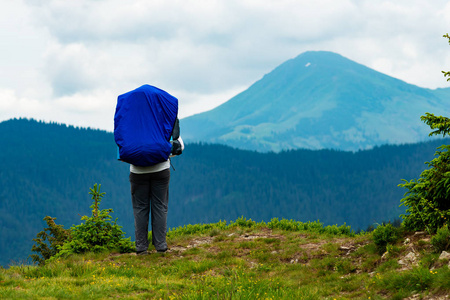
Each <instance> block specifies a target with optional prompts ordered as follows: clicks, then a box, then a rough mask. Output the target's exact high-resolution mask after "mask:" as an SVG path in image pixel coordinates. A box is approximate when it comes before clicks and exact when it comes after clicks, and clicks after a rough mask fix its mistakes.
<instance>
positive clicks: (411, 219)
mask: <svg viewBox="0 0 450 300" xmlns="http://www.w3.org/2000/svg"><path fill="white" fill-rule="evenodd" d="M421 120H422V121H424V122H425V123H426V124H428V125H429V126H430V127H431V129H433V130H434V131H432V132H431V133H430V136H431V135H437V134H442V135H443V136H445V135H448V134H449V132H450V119H448V118H446V117H442V116H439V117H436V116H434V115H433V114H430V113H426V115H425V116H422V117H421ZM437 149H438V151H437V152H436V153H435V156H436V157H435V158H434V159H433V160H432V161H431V162H426V164H427V165H428V167H430V169H427V170H425V171H423V172H422V174H421V175H420V178H419V179H417V180H416V179H413V180H411V181H409V182H408V181H407V180H403V181H404V183H403V184H400V185H399V186H400V187H403V188H405V189H407V192H406V193H405V196H404V198H403V199H402V200H401V203H402V204H401V205H404V206H406V207H407V209H406V212H407V214H404V215H401V217H402V218H403V219H404V224H405V226H406V228H408V229H411V230H423V229H426V230H427V231H428V232H429V233H433V232H436V230H437V229H438V228H440V227H442V226H443V225H444V224H446V223H447V222H448V219H449V218H450V202H449V201H448V199H449V198H450V151H449V150H450V145H442V146H440V147H438V148H437Z"/></svg>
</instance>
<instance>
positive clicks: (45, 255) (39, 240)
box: [30, 216, 70, 265]
mask: <svg viewBox="0 0 450 300" xmlns="http://www.w3.org/2000/svg"><path fill="white" fill-rule="evenodd" d="M55 220H56V218H52V217H49V216H46V217H45V218H44V221H45V222H47V226H48V227H47V228H44V230H43V231H41V232H39V233H38V234H37V236H36V238H35V239H33V241H34V242H36V244H35V245H33V246H32V247H31V251H32V252H37V254H32V255H30V257H31V259H32V261H33V262H35V263H38V264H39V265H42V264H44V262H45V261H46V260H47V259H49V258H50V257H52V256H54V255H56V254H57V253H58V252H59V248H60V247H61V246H62V245H63V244H64V243H65V242H66V241H67V240H68V239H70V231H69V230H66V229H64V226H62V225H57V224H56V223H55ZM47 232H48V233H47Z"/></svg>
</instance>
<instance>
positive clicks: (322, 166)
mask: <svg viewBox="0 0 450 300" xmlns="http://www.w3.org/2000/svg"><path fill="white" fill-rule="evenodd" d="M442 143H443V141H442V140H434V141H431V142H427V143H419V144H410V145H399V146H382V147H376V148H374V149H372V150H366V151H359V152H356V153H353V152H343V151H334V150H320V151H312V150H292V151H287V152H281V153H257V152H253V151H244V150H236V149H233V148H230V147H227V146H222V145H212V144H187V145H186V149H185V152H184V153H183V154H182V155H181V156H180V157H177V158H174V159H173V160H172V164H173V165H174V167H175V171H174V170H172V174H171V186H170V202H169V220H168V222H169V226H170V227H175V226H180V225H184V224H197V223H202V222H208V223H209V222H217V221H219V220H235V219H237V218H238V217H240V216H244V217H246V218H251V219H253V220H256V221H261V220H264V221H270V219H271V218H274V217H277V218H280V219H281V218H287V219H295V220H298V221H303V222H306V221H309V220H310V221H315V220H320V221H321V222H323V223H325V224H338V225H341V224H343V223H344V222H345V223H347V225H351V226H352V227H353V228H354V229H355V230H357V229H359V228H360V229H365V228H367V226H369V225H371V224H373V223H375V222H381V221H386V220H393V219H394V218H397V217H398V215H399V214H400V213H401V212H402V211H404V208H399V204H400V199H401V197H402V195H403V193H404V191H403V190H402V189H400V188H399V187H397V185H398V184H399V183H400V182H401V179H402V178H405V179H411V178H417V177H418V176H419V175H420V172H421V171H422V170H423V169H424V168H425V167H426V166H425V165H424V162H425V161H429V160H431V159H432V158H433V154H434V153H435V150H436V147H437V146H439V145H441V144H442ZM0 149H1V151H0V161H1V162H2V163H1V167H0V257H1V261H0V263H1V264H7V263H8V262H10V260H12V259H14V260H19V259H24V258H26V256H27V255H28V254H30V252H29V251H30V249H31V245H32V241H31V240H32V239H33V238H34V237H35V236H36V233H37V232H39V231H41V230H42V229H43V228H44V225H45V223H44V221H42V219H43V218H44V217H45V216H46V215H49V216H52V217H56V218H57V220H56V222H57V223H58V224H63V225H64V226H65V227H66V228H67V227H70V226H71V225H72V224H79V223H80V216H81V215H86V214H89V213H90V208H89V206H90V205H91V203H92V201H91V199H90V195H89V194H88V192H89V188H90V187H92V186H93V184H94V183H99V184H102V191H104V192H106V196H105V198H104V200H103V201H102V206H101V208H113V209H114V214H113V217H118V223H119V225H122V226H123V227H124V231H125V232H126V233H127V234H128V235H129V236H132V237H133V236H134V227H133V226H134V225H133V224H134V221H133V215H132V208H131V200H130V195H129V193H130V187H129V182H128V172H129V171H128V165H127V164H125V163H122V162H118V161H117V160H116V146H115V143H114V138H113V134H112V133H109V132H105V131H99V130H91V129H82V128H74V127H70V126H66V125H61V124H48V123H42V122H37V121H34V120H26V119H20V120H17V119H14V120H9V121H5V122H1V123H0Z"/></svg>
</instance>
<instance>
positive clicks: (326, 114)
mask: <svg viewBox="0 0 450 300" xmlns="http://www.w3.org/2000/svg"><path fill="white" fill-rule="evenodd" d="M443 95H449V96H450V90H444V91H443V92H442V91H439V93H436V92H434V91H431V90H428V89H423V88H420V87H417V86H414V85H411V84H407V83H405V82H403V81H401V80H398V79H395V78H393V77H390V76H387V75H385V74H382V73H380V72H377V71H375V70H373V69H370V68H368V67H366V66H364V65H361V64H359V63H356V62H354V61H352V60H349V59H347V58H345V57H343V56H341V55H339V54H337V53H333V52H328V51H308V52H305V53H302V54H300V55H298V56H297V57H295V58H293V59H290V60H287V61H286V62H284V63H282V64H281V65H279V66H278V67H276V68H275V69H274V70H273V71H271V72H270V73H268V74H266V75H264V76H263V78H261V79H260V80H258V81H257V82H255V83H254V84H253V85H251V86H250V87H249V88H248V89H247V90H245V91H244V92H242V93H240V94H238V95H236V96H235V97H233V98H231V99H230V100H229V101H227V102H226V103H224V104H222V105H221V106H218V107H216V108H215V109H213V110H211V111H208V112H205V113H202V114H198V115H195V116H192V117H188V118H186V119H183V120H182V122H181V124H182V126H183V132H184V136H185V137H186V140H187V141H205V142H215V143H223V144H227V145H230V146H233V147H237V148H243V149H250V150H258V151H280V150H283V149H295V148H308V149H322V148H333V149H341V150H352V151H355V150H358V149H367V148H371V147H373V146H376V145H381V144H389V143H394V144H399V143H409V142H417V141H420V140H422V139H423V138H425V137H426V136H427V134H428V128H427V127H426V126H424V125H423V124H422V123H421V121H420V116H421V115H423V114H424V113H425V112H434V113H437V114H440V113H444V112H445V105H444V101H443V98H442V96H443Z"/></svg>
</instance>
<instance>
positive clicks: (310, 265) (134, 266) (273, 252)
mask: <svg viewBox="0 0 450 300" xmlns="http://www.w3.org/2000/svg"><path fill="white" fill-rule="evenodd" d="M398 230H401V229H398ZM168 244H169V247H170V251H169V252H167V253H162V254H161V253H156V252H155V251H154V249H152V251H150V254H149V255H146V256H136V255H135V254H134V253H123V254H120V253H114V252H104V253H100V254H93V253H87V254H85V255H72V256H69V257H66V258H60V259H58V260H50V261H47V262H46V264H45V265H43V266H39V267H38V266H30V265H20V264H17V265H13V266H11V267H10V268H9V269H3V268H1V269H0V295H1V298H5V299H110V298H125V299H447V298H446V295H448V294H449V293H450V270H449V267H448V259H447V260H445V259H444V260H441V259H439V253H436V252H435V251H434V250H433V246H432V245H431V244H430V236H429V235H428V234H426V233H424V232H419V233H414V232H405V231H403V233H402V235H401V238H399V239H398V240H397V241H395V242H393V243H392V244H390V245H388V247H387V252H386V253H384V254H383V253H381V252H380V250H379V247H378V246H379V245H378V244H376V243H375V242H374V239H373V233H364V232H362V233H360V234H355V233H354V232H353V231H352V230H351V229H350V227H348V226H345V225H342V226H339V227H338V226H324V225H323V224H321V223H319V222H307V223H302V222H297V221H292V220H290V221H289V220H285V219H282V220H278V219H272V220H271V221H270V222H267V223H265V222H260V223H257V222H254V221H252V220H251V219H248V220H247V219H245V218H242V217H241V218H239V219H237V220H236V221H232V222H229V223H226V222H222V221H221V222H218V223H210V224H197V225H187V226H183V227H178V228H175V229H172V230H170V231H169V233H168ZM410 253H415V255H416V256H415V257H416V259H415V260H408V259H407V257H409V256H411V255H410Z"/></svg>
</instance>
